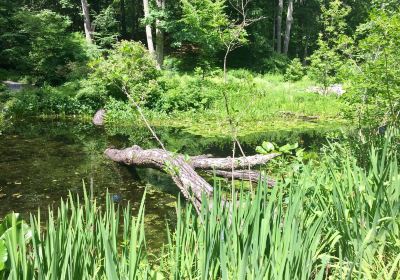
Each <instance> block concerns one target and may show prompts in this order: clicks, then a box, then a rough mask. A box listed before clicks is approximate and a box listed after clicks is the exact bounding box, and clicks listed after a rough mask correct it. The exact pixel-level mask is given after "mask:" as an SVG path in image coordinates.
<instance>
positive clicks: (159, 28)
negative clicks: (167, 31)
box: [156, 0, 165, 69]
mask: <svg viewBox="0 0 400 280" xmlns="http://www.w3.org/2000/svg"><path fill="white" fill-rule="evenodd" d="M156 4H157V8H158V11H159V16H158V17H157V19H156V57H157V67H158V68H160V69H161V67H162V65H163V62H164V29H163V23H162V20H161V19H160V17H162V15H163V13H164V11H165V0H156ZM160 14H161V16H160Z"/></svg>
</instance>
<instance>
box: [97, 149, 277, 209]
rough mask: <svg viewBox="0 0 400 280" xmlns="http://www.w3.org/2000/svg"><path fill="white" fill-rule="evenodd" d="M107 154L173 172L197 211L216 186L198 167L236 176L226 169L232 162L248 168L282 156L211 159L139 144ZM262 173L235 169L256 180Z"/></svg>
mask: <svg viewBox="0 0 400 280" xmlns="http://www.w3.org/2000/svg"><path fill="white" fill-rule="evenodd" d="M104 153H105V155H106V156H107V157H108V158H110V159H111V160H113V161H115V162H119V163H123V164H126V165H133V166H138V167H148V168H155V169H158V170H161V171H164V172H167V173H169V174H170V175H171V177H172V179H173V181H174V182H175V184H176V185H177V186H178V188H179V189H180V190H181V192H182V194H183V196H184V197H185V198H186V199H188V200H190V201H192V203H193V205H194V206H195V208H196V209H197V210H199V209H200V207H201V199H202V196H203V195H206V196H208V197H210V196H211V195H212V192H213V187H212V186H211V185H210V184H209V183H208V182H207V181H205V180H204V179H203V178H202V177H201V176H200V175H199V174H197V172H196V171H195V169H200V170H205V171H208V172H215V173H216V175H220V176H224V177H226V176H230V177H232V172H231V171H226V170H229V169H231V168H232V164H233V165H234V168H248V167H249V166H250V167H252V166H255V165H260V164H265V163H267V162H268V161H270V160H271V159H273V158H275V157H276V156H278V154H270V155H255V156H249V157H246V158H235V159H232V158H229V157H228V158H210V157H209V155H202V156H194V157H190V158H187V157H184V156H183V155H180V154H178V155H177V154H173V153H171V152H168V151H165V150H163V149H148V150H144V149H142V148H141V147H139V146H136V145H135V146H132V147H130V148H126V149H123V150H118V149H112V148H109V149H107V150H106V151H105V152H104ZM211 170H213V171H211ZM259 175H260V174H259V173H258V172H255V171H249V170H237V171H235V172H234V177H236V178H240V179H244V180H248V179H250V180H252V181H254V182H255V181H258V180H259ZM256 178H257V180H256ZM271 184H272V181H271Z"/></svg>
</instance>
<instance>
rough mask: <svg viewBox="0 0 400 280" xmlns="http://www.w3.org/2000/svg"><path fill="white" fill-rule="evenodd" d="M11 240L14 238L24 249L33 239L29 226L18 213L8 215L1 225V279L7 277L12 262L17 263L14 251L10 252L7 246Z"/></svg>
mask: <svg viewBox="0 0 400 280" xmlns="http://www.w3.org/2000/svg"><path fill="white" fill-rule="evenodd" d="M11 238H14V240H16V241H17V240H18V242H19V243H20V244H23V246H24V247H25V243H27V242H28V241H29V239H30V238H31V231H30V229H29V226H28V225H27V224H26V223H25V222H24V221H23V220H22V219H21V217H20V216H19V214H16V213H11V214H8V215H7V216H5V217H4V218H3V219H2V220H1V223H0V277H4V275H6V273H7V270H9V269H10V267H11V265H12V262H13V261H15V260H13V259H12V253H13V251H10V252H9V251H8V250H9V249H8V246H7V245H8V241H9V240H10V239H11ZM14 249H16V248H14ZM9 255H10V257H9Z"/></svg>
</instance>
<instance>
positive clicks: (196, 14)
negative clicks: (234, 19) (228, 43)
mask: <svg viewBox="0 0 400 280" xmlns="http://www.w3.org/2000/svg"><path fill="white" fill-rule="evenodd" d="M181 5H182V6H181V8H182V19H181V22H182V23H183V26H184V28H183V30H182V31H181V32H182V34H183V39H184V40H185V41H189V42H192V43H195V44H196V45H198V46H200V47H201V51H202V52H203V53H204V55H215V53H216V52H217V51H219V50H220V49H221V48H222V47H223V40H222V38H221V34H222V33H221V32H222V30H223V29H226V28H227V27H228V25H229V19H228V17H227V15H226V13H225V11H224V9H225V5H226V1H225V0H194V1H189V0H181Z"/></svg>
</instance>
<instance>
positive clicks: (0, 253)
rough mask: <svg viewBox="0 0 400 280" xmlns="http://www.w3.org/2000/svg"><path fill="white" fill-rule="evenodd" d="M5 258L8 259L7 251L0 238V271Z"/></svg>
mask: <svg viewBox="0 0 400 280" xmlns="http://www.w3.org/2000/svg"><path fill="white" fill-rule="evenodd" d="M7 259H8V253H7V247H6V243H5V241H4V240H0V271H2V270H4V269H5V267H6V262H7Z"/></svg>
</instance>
